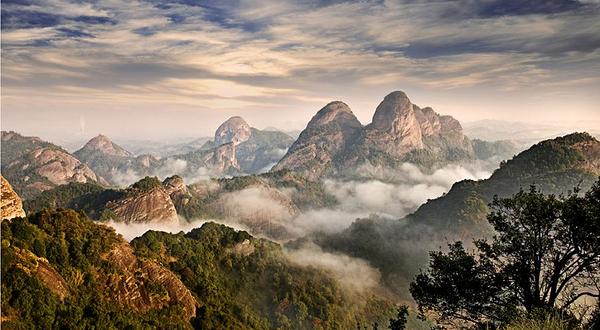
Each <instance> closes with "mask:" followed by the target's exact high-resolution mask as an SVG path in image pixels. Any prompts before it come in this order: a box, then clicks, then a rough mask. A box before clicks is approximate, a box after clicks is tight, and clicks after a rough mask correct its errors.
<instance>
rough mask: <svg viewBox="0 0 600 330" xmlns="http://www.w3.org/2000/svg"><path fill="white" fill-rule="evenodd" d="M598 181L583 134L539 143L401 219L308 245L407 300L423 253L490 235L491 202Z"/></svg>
mask: <svg viewBox="0 0 600 330" xmlns="http://www.w3.org/2000/svg"><path fill="white" fill-rule="evenodd" d="M599 175H600V142H599V141H598V140H596V139H595V138H594V137H592V136H591V135H589V134H587V133H574V134H570V135H566V136H563V137H560V138H556V139H553V140H547V141H542V142H540V143H538V144H536V145H534V146H532V147H531V148H529V149H528V150H526V151H523V152H522V153H520V154H519V155H517V156H515V157H514V158H512V159H511V160H509V161H507V162H503V163H502V164H501V166H500V168H498V169H497V170H496V171H495V172H494V173H493V175H492V176H491V177H490V178H489V179H485V180H479V181H474V180H463V181H460V182H457V183H455V184H454V185H453V186H452V188H451V189H450V191H449V192H448V193H446V194H444V195H443V196H441V197H439V198H436V199H433V200H429V201H428V202H427V203H425V204H423V205H422V206H421V207H419V209H418V210H417V211H415V212H414V213H412V214H410V215H408V216H406V217H405V218H403V219H399V220H391V219H382V218H376V217H372V218H370V219H362V220H357V221H356V222H354V223H353V224H352V225H351V226H350V227H349V228H347V229H346V230H343V231H342V232H340V233H335V234H327V235H325V234H317V235H315V236H314V237H313V238H312V239H313V240H314V241H315V242H317V244H319V245H320V246H321V247H323V248H324V249H326V250H328V251H336V252H338V253H345V254H348V255H350V256H353V257H358V258H363V259H365V260H367V261H369V263H370V264H371V265H373V266H374V267H376V268H378V269H380V270H381V271H382V274H383V280H384V282H386V284H387V285H388V286H389V287H391V288H393V290H394V291H395V292H396V293H397V294H399V295H400V296H404V297H405V298H407V296H406V295H407V292H408V291H407V285H408V283H409V282H410V281H411V280H412V278H413V276H415V275H416V274H417V273H418V272H419V269H420V268H422V267H424V266H425V265H426V262H427V259H428V252H429V251H430V250H437V249H439V248H440V247H441V246H445V244H446V242H451V241H453V240H454V239H465V238H467V239H469V238H474V237H482V236H486V235H490V234H492V232H491V227H490V226H489V223H488V222H487V220H486V215H487V214H488V213H489V208H488V203H490V202H491V201H492V199H493V198H494V196H499V197H510V196H512V195H513V194H515V193H517V192H518V191H519V190H520V189H522V188H525V189H526V188H528V187H529V186H530V185H532V184H535V185H536V186H537V187H538V188H539V189H540V190H541V191H543V192H544V193H552V194H564V193H567V192H568V191H569V190H573V189H576V188H578V189H581V191H587V190H588V189H589V188H590V187H591V186H592V185H593V184H594V182H596V181H597V180H598V176H599Z"/></svg>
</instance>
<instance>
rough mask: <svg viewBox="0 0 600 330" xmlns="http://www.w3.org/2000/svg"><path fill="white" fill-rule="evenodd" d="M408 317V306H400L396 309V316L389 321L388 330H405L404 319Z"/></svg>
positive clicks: (405, 320)
mask: <svg viewBox="0 0 600 330" xmlns="http://www.w3.org/2000/svg"><path fill="white" fill-rule="evenodd" d="M407 316H408V306H406V305H402V306H400V307H398V316H396V318H395V319H390V330H404V329H406V322H407V319H406V317H407Z"/></svg>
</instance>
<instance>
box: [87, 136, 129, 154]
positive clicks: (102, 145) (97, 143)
mask: <svg viewBox="0 0 600 330" xmlns="http://www.w3.org/2000/svg"><path fill="white" fill-rule="evenodd" d="M80 150H85V151H88V152H90V151H98V152H101V153H103V154H105V155H111V156H117V157H131V156H133V155H132V154H131V153H130V152H129V151H127V150H125V149H123V148H121V147H120V146H118V145H117V144H115V143H113V142H112V141H111V140H110V139H109V138H108V137H107V136H104V135H102V134H99V135H98V136H96V137H94V138H92V139H91V140H89V141H88V143H86V144H85V145H84V146H83V148H82V149H80Z"/></svg>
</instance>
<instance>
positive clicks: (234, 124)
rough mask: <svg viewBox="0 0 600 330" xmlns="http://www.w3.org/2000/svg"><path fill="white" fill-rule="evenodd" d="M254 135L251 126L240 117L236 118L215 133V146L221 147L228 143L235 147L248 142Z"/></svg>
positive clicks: (229, 120)
mask: <svg viewBox="0 0 600 330" xmlns="http://www.w3.org/2000/svg"><path fill="white" fill-rule="evenodd" d="M251 134H252V132H251V130H250V125H248V123H247V122H246V120H244V118H242V117H239V116H234V117H231V118H229V119H228V120H227V121H225V122H224V123H223V124H221V126H219V128H218V129H217V131H216V132H215V141H214V146H215V147H219V146H221V145H223V144H226V143H233V145H234V146H237V145H238V144H240V143H242V142H245V141H247V140H248V139H249V138H250V135H251Z"/></svg>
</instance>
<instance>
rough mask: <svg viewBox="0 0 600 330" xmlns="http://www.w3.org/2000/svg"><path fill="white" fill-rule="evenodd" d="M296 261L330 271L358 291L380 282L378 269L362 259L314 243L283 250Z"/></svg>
mask: <svg viewBox="0 0 600 330" xmlns="http://www.w3.org/2000/svg"><path fill="white" fill-rule="evenodd" d="M285 251H286V253H287V255H288V256H289V257H290V258H291V259H292V260H293V261H295V262H296V263H298V264H300V265H303V266H313V267H318V268H321V269H324V270H326V271H328V272H330V273H331V274H332V275H333V276H334V277H335V278H336V279H337V280H339V281H340V282H341V283H342V284H343V285H347V286H350V287H352V288H354V289H357V290H359V291H366V290H372V289H374V288H376V287H377V286H378V285H379V283H380V278H381V275H380V273H379V271H378V270H377V269H375V268H373V267H372V266H370V265H369V263H368V262H366V261H365V260H363V259H358V258H352V257H349V256H347V255H345V254H341V253H329V252H324V251H323V250H322V249H321V248H320V247H319V246H318V245H316V244H314V243H311V242H309V243H306V244H304V245H302V246H301V247H300V248H299V249H293V250H285Z"/></svg>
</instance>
